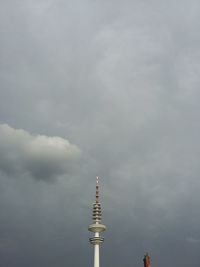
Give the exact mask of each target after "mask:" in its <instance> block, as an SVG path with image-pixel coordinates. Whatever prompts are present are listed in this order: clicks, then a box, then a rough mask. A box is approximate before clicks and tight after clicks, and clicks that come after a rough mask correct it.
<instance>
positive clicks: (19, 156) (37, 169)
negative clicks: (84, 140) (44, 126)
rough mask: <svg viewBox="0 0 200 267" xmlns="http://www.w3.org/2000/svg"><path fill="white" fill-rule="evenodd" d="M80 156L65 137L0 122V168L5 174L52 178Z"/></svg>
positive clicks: (77, 150) (77, 149)
mask: <svg viewBox="0 0 200 267" xmlns="http://www.w3.org/2000/svg"><path fill="white" fill-rule="evenodd" d="M79 155H80V149H79V148H78V147H77V146H76V145H73V144H70V142H69V141H68V140H67V139H63V138H61V137H58V136H53V137H49V136H46V135H32V134H30V133H29V132H27V131H24V130H22V129H14V128H12V127H10V126H9V125H6V124H1V125H0V170H1V171H2V172H4V173H6V174H9V175H12V174H15V175H19V174H20V175H23V174H27V173H28V174H30V176H32V177H33V178H35V179H39V180H40V179H41V180H47V181H48V180H52V179H53V178H55V177H56V176H59V175H62V174H64V173H65V172H67V171H68V170H69V169H70V165H71V164H72V160H74V159H76V158H78V157H79Z"/></svg>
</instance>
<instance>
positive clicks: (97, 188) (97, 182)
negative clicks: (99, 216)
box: [96, 176, 99, 203]
mask: <svg viewBox="0 0 200 267" xmlns="http://www.w3.org/2000/svg"><path fill="white" fill-rule="evenodd" d="M98 202H99V177H98V176H96V203H98Z"/></svg>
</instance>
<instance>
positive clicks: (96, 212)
mask: <svg viewBox="0 0 200 267" xmlns="http://www.w3.org/2000/svg"><path fill="white" fill-rule="evenodd" d="M92 217H93V223H92V224H91V225H89V227H88V230H89V231H90V232H92V233H94V236H93V237H92V238H90V239H89V240H90V243H91V244H92V245H93V246H94V267H100V259H99V245H100V244H101V243H103V241H104V238H103V237H101V236H100V233H101V232H103V231H105V230H106V226H105V225H103V224H102V223H101V203H100V202H99V177H98V176H97V177H96V200H95V202H94V203H93V216H92Z"/></svg>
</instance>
